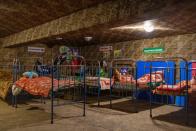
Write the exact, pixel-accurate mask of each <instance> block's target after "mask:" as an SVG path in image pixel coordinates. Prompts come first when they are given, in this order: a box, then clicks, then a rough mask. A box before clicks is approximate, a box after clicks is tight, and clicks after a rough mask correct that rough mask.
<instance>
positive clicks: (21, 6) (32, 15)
mask: <svg viewBox="0 0 196 131" xmlns="http://www.w3.org/2000/svg"><path fill="white" fill-rule="evenodd" d="M105 1H108V0H0V38H1V37H4V36H7V35H11V34H13V33H16V32H20V31H22V30H25V29H28V28H31V27H33V26H36V25H40V24H43V23H45V22H48V21H51V20H54V19H57V18H59V17H62V16H65V15H68V14H70V13H72V12H75V11H78V10H81V9H84V8H88V7H90V6H93V5H96V4H99V3H103V2H105Z"/></svg>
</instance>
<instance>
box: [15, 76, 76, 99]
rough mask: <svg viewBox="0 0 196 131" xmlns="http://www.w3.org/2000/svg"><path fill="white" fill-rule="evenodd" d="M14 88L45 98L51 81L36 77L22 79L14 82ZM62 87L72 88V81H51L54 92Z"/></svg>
mask: <svg viewBox="0 0 196 131" xmlns="http://www.w3.org/2000/svg"><path fill="white" fill-rule="evenodd" d="M15 84H16V86H17V87H19V88H21V89H22V90H25V91H27V92H28V93H30V94H32V95H39V96H44V97H47V96H48V95H49V92H50V90H51V87H52V79H51V78H50V77H37V78H32V79H30V78H26V77H22V78H20V79H19V80H18V81H16V82H15ZM62 86H69V87H73V86H74V81H71V80H59V81H58V80H56V79H54V80H53V87H54V91H55V90H57V89H58V87H62Z"/></svg>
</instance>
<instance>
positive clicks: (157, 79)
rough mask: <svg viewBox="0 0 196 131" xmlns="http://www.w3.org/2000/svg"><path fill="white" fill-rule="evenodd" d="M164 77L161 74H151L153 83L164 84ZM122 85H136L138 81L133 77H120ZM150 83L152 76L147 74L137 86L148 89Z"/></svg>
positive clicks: (140, 79)
mask: <svg viewBox="0 0 196 131" xmlns="http://www.w3.org/2000/svg"><path fill="white" fill-rule="evenodd" d="M162 76H163V75H162V74H161V73H156V74H155V73H152V74H151V82H162V81H163V77H162ZM119 82H120V83H121V84H136V80H135V79H134V77H133V76H132V75H120V81H119ZM149 82H150V74H145V75H144V76H142V77H140V78H139V79H137V85H138V87H139V88H147V87H148V86H147V83H149Z"/></svg>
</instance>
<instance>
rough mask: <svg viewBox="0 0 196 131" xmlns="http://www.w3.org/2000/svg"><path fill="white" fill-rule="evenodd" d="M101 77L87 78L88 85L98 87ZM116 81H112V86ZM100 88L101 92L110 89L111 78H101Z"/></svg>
mask: <svg viewBox="0 0 196 131" xmlns="http://www.w3.org/2000/svg"><path fill="white" fill-rule="evenodd" d="M98 79H99V77H86V85H89V86H98ZM113 83H114V80H113V79H112V85H113ZM99 84H100V86H101V90H106V89H110V78H104V77H100V83H99Z"/></svg>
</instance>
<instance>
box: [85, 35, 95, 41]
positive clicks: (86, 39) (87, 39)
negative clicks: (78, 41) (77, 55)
mask: <svg viewBox="0 0 196 131" xmlns="http://www.w3.org/2000/svg"><path fill="white" fill-rule="evenodd" d="M92 39H93V37H91V36H86V37H84V40H85V41H91V40H92Z"/></svg>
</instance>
